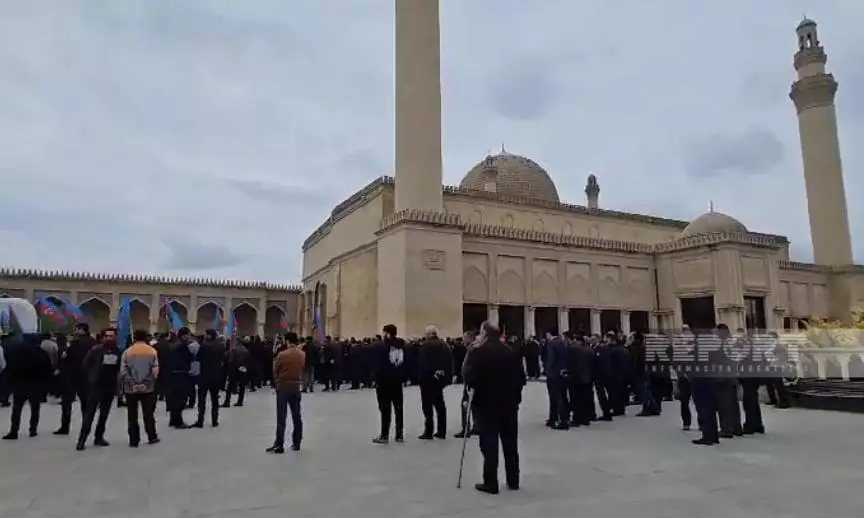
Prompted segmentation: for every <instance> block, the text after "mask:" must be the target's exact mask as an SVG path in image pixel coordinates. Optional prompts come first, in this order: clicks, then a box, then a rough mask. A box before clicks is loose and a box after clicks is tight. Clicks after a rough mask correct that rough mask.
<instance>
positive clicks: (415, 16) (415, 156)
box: [395, 0, 444, 212]
mask: <svg viewBox="0 0 864 518" xmlns="http://www.w3.org/2000/svg"><path fill="white" fill-rule="evenodd" d="M395 1H396V200H395V208H396V211H397V212H398V211H400V210H405V209H421V210H428V211H433V212H441V211H442V209H443V207H444V205H443V195H442V181H443V178H442V159H441V29H440V20H439V14H438V4H439V1H438V0H395Z"/></svg>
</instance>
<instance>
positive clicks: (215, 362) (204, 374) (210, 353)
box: [192, 329, 225, 428]
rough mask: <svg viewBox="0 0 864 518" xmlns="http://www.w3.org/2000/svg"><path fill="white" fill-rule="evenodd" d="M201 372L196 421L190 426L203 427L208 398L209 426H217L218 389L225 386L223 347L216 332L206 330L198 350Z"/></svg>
mask: <svg viewBox="0 0 864 518" xmlns="http://www.w3.org/2000/svg"><path fill="white" fill-rule="evenodd" d="M198 361H199V362H201V364H200V365H201V372H200V374H199V375H198V419H197V420H196V421H195V424H193V425H192V426H193V427H195V428H203V427H204V418H205V416H206V415H207V398H208V397H209V398H210V425H211V426H214V427H216V426H219V389H220V388H222V387H223V386H224V384H225V346H223V345H222V342H221V341H220V340H219V337H218V336H217V334H216V331H215V330H213V329H208V330H207V331H206V332H205V334H204V343H203V344H202V345H201V348H200V349H199V350H198Z"/></svg>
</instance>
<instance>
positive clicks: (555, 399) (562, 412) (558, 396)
mask: <svg viewBox="0 0 864 518" xmlns="http://www.w3.org/2000/svg"><path fill="white" fill-rule="evenodd" d="M546 392H547V395H548V396H549V420H548V422H550V423H552V424H555V423H558V424H562V425H564V424H567V423H569V422H570V401H569V400H568V397H567V380H565V379H563V378H555V377H553V378H546Z"/></svg>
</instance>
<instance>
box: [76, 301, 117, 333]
mask: <svg viewBox="0 0 864 518" xmlns="http://www.w3.org/2000/svg"><path fill="white" fill-rule="evenodd" d="M78 307H80V308H81V313H84V318H85V319H86V321H87V324H88V325H89V326H90V332H91V333H96V332H98V331H101V330H102V329H105V328H106V327H108V326H110V325H111V306H110V305H109V304H108V303H107V302H105V301H104V300H102V299H100V298H99V297H90V298H89V299H87V300H85V301H84V302H83V303H81V304H80V305H79V306H78Z"/></svg>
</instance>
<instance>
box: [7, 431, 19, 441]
mask: <svg viewBox="0 0 864 518" xmlns="http://www.w3.org/2000/svg"><path fill="white" fill-rule="evenodd" d="M3 440H4V441H17V440H18V434H17V433H13V432H9V433H7V434H6V435H4V436H3Z"/></svg>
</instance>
